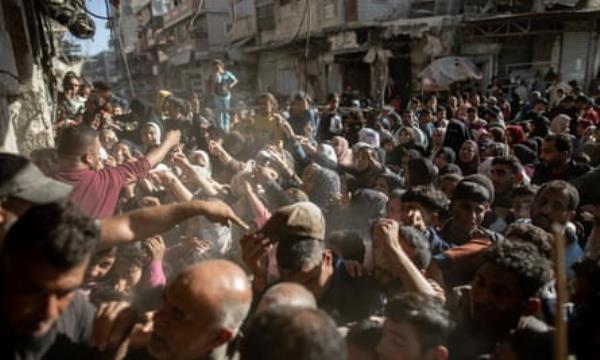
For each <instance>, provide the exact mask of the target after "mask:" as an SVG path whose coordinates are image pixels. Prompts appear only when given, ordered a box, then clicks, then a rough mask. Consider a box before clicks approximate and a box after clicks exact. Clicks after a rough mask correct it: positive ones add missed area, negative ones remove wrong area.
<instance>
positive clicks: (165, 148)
mask: <svg viewBox="0 0 600 360" xmlns="http://www.w3.org/2000/svg"><path fill="white" fill-rule="evenodd" d="M172 148H173V145H171V144H170V143H167V142H164V143H162V144H161V145H160V146H159V147H157V148H155V149H153V150H151V151H150V152H149V153H148V154H147V155H146V159H147V160H148V162H149V163H150V166H151V167H155V166H156V165H158V164H160V162H161V161H163V159H164V158H165V156H167V154H168V153H169V151H171V149H172Z"/></svg>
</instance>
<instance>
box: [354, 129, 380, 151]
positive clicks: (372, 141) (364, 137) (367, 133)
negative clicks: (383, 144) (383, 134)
mask: <svg viewBox="0 0 600 360" xmlns="http://www.w3.org/2000/svg"><path fill="white" fill-rule="evenodd" d="M358 141H359V142H364V143H367V144H369V145H371V146H372V147H375V148H378V147H379V133H378V132H377V131H375V130H373V129H369V128H363V129H360V131H359V132H358Z"/></svg>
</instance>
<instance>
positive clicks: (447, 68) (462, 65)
mask: <svg viewBox="0 0 600 360" xmlns="http://www.w3.org/2000/svg"><path fill="white" fill-rule="evenodd" d="M418 77H419V78H420V79H421V83H422V85H423V89H425V90H447V89H448V88H449V87H450V85H451V84H453V83H455V82H459V81H468V80H481V74H480V73H479V70H478V69H477V67H476V66H475V64H473V62H472V61H471V60H470V59H468V58H465V57H458V56H448V57H443V58H439V59H436V60H433V61H432V62H431V64H429V65H427V67H426V68H425V69H424V70H423V71H421V73H419V75H418Z"/></svg>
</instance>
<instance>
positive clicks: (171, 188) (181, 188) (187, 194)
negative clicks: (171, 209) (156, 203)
mask: <svg viewBox="0 0 600 360" xmlns="http://www.w3.org/2000/svg"><path fill="white" fill-rule="evenodd" d="M167 191H168V192H169V194H170V195H171V196H172V197H173V198H174V200H175V201H178V202H182V201H190V200H192V199H193V198H194V194H192V192H191V191H190V190H189V189H188V188H187V187H185V185H184V184H183V183H182V182H181V180H179V178H177V177H175V178H173V180H172V181H171V182H170V183H169V184H168V185H167Z"/></svg>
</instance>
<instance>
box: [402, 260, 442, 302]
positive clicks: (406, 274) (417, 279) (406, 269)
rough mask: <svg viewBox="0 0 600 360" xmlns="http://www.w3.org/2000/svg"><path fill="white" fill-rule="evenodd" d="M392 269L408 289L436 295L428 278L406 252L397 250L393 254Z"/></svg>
mask: <svg viewBox="0 0 600 360" xmlns="http://www.w3.org/2000/svg"><path fill="white" fill-rule="evenodd" d="M393 260H394V262H393V265H392V269H393V272H394V275H396V277H397V278H398V279H399V280H400V281H401V282H402V285H403V288H404V289H405V290H406V291H413V292H418V293H421V294H426V295H431V296H435V295H436V292H435V290H434V289H433V287H432V286H431V284H430V283H429V281H427V278H425V276H424V275H423V274H422V273H421V271H419V269H418V268H417V267H416V266H415V265H414V264H413V262H412V261H411V260H410V258H409V257H408V255H406V253H404V252H395V254H394V255H393Z"/></svg>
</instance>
